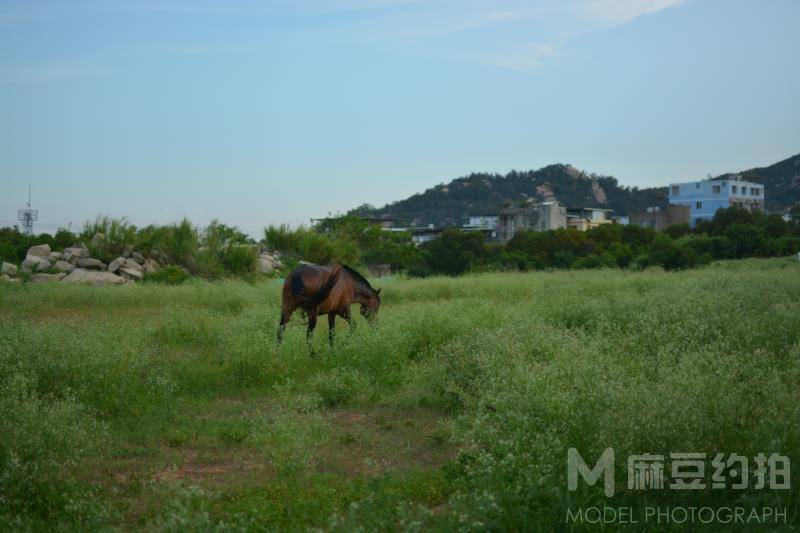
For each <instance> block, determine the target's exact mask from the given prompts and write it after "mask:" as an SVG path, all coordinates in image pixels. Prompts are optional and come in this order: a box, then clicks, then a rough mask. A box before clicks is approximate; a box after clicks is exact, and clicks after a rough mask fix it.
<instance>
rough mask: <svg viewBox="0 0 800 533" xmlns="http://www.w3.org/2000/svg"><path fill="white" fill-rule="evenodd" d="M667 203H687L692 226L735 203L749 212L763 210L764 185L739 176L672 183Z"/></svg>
mask: <svg viewBox="0 0 800 533" xmlns="http://www.w3.org/2000/svg"><path fill="white" fill-rule="evenodd" d="M669 203H670V204H674V205H686V206H689V208H690V209H691V218H690V220H689V225H690V226H691V227H695V226H696V225H697V223H698V222H700V221H703V220H711V219H712V218H714V214H715V213H716V212H717V210H718V209H725V208H728V207H731V206H737V207H741V208H742V209H747V210H748V211H756V210H758V211H764V186H763V185H762V184H760V183H754V182H751V181H744V180H742V178H741V176H739V175H736V176H733V177H729V178H724V179H713V180H702V181H693V182H690V183H671V184H670V185H669Z"/></svg>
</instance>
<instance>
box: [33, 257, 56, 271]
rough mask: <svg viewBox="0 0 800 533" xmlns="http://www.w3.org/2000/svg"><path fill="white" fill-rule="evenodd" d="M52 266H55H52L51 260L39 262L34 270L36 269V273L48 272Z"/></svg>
mask: <svg viewBox="0 0 800 533" xmlns="http://www.w3.org/2000/svg"><path fill="white" fill-rule="evenodd" d="M51 266H53V265H52V263H50V260H49V259H42V260H41V261H39V262H38V263H37V264H36V266H35V267H33V269H34V270H35V271H36V272H41V271H43V270H47V269H48V268H50V267H51Z"/></svg>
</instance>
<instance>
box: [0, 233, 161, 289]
mask: <svg viewBox="0 0 800 533" xmlns="http://www.w3.org/2000/svg"><path fill="white" fill-rule="evenodd" d="M93 241H94V240H93ZM159 268H161V265H160V264H159V262H158V261H157V260H155V259H153V258H145V257H144V256H143V255H142V254H141V253H139V252H137V251H135V250H134V249H133V247H132V246H126V247H125V249H124V250H123V251H122V255H120V256H119V257H117V258H116V259H114V260H113V261H111V263H110V264H106V263H104V262H103V261H101V260H99V259H95V258H93V257H91V253H90V252H89V248H88V247H87V246H86V245H85V244H83V243H80V244H76V245H74V246H71V247H69V248H65V249H64V250H63V251H62V252H55V251H51V250H50V245H48V244H39V245H36V246H31V247H30V248H28V252H27V254H26V257H25V260H24V261H23V262H22V264H21V265H20V267H19V269H18V268H17V266H16V265H12V264H11V263H5V262H3V263H2V265H0V279H3V280H5V281H12V282H13V281H20V278H19V277H18V274H19V273H20V272H24V273H27V274H30V281H31V282H32V283H44V282H47V281H60V282H62V283H91V284H93V285H105V284H122V283H136V282H137V281H141V280H142V279H143V278H144V275H145V274H151V273H153V272H156V271H157V270H158V269H159Z"/></svg>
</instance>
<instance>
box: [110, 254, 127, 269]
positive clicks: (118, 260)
mask: <svg viewBox="0 0 800 533" xmlns="http://www.w3.org/2000/svg"><path fill="white" fill-rule="evenodd" d="M125 261H126V259H125V257H117V258H116V259H114V260H113V261H111V262H110V263H109V264H108V271H109V272H112V273H113V272H116V271H117V270H119V268H120V267H121V266H122V265H124V264H125Z"/></svg>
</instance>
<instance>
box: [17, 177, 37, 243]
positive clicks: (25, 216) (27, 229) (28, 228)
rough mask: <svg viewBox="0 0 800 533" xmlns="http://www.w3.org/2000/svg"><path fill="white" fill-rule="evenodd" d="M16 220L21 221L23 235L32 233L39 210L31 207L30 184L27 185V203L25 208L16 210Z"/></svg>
mask: <svg viewBox="0 0 800 533" xmlns="http://www.w3.org/2000/svg"><path fill="white" fill-rule="evenodd" d="M17 220H19V221H20V222H22V232H23V233H24V234H25V235H33V223H34V221H36V220H39V211H38V210H36V209H31V186H30V185H28V204H27V206H26V207H25V209H20V210H19V211H17Z"/></svg>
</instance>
